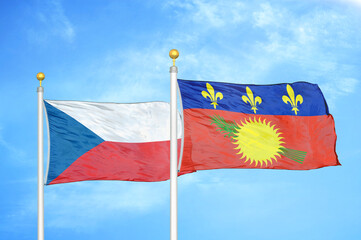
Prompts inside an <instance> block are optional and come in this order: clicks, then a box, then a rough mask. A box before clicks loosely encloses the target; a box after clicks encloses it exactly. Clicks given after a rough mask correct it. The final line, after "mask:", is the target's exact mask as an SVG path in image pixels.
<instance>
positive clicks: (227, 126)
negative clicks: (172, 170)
mask: <svg viewBox="0 0 361 240" xmlns="http://www.w3.org/2000/svg"><path fill="white" fill-rule="evenodd" d="M178 85H179V88H180V92H181V98H182V103H183V119H184V149H183V158H182V166H181V171H195V170H205V169H219V168H270V169H292V170H307V169H315V168H321V167H325V166H335V165H340V163H339V161H338V158H337V154H336V152H335V145H336V133H335V124H334V120H333V117H332V115H330V114H329V112H328V107H327V104H326V101H325V99H324V97H323V94H322V92H321V90H320V89H319V87H318V86H317V85H316V84H311V83H307V82H296V83H292V84H275V85H251V84H248V85H247V84H245V85H240V84H230V83H221V82H204V81H187V80H178Z"/></svg>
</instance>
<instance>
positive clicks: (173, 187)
mask: <svg viewBox="0 0 361 240" xmlns="http://www.w3.org/2000/svg"><path fill="white" fill-rule="evenodd" d="M178 56H179V52H178V50H176V49H172V50H170V51H169V57H171V58H172V59H173V66H171V67H170V70H169V72H170V240H177V239H178V202H177V200H178V196H177V191H178V190H177V177H178V161H177V146H178V144H177V73H178V68H177V66H175V60H176V58H177V57H178Z"/></svg>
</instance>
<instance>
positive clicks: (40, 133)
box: [36, 72, 45, 240]
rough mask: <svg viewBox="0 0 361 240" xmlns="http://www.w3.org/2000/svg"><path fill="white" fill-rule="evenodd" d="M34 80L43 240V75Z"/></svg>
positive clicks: (40, 220)
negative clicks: (38, 82)
mask: <svg viewBox="0 0 361 240" xmlns="http://www.w3.org/2000/svg"><path fill="white" fill-rule="evenodd" d="M36 78H37V79H38V80H39V81H40V86H39V87H38V89H37V92H38V240H44V131H43V97H44V88H43V87H42V86H41V82H42V81H43V80H44V78H45V75H44V73H42V72H39V73H38V74H37V75H36Z"/></svg>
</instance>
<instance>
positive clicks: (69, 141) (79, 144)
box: [44, 101, 104, 184]
mask: <svg viewBox="0 0 361 240" xmlns="http://www.w3.org/2000/svg"><path fill="white" fill-rule="evenodd" d="M44 103H45V108H46V112H47V115H48V121H49V133H50V134H49V135H50V136H49V137H50V160H49V166H48V169H49V170H48V177H47V180H46V184H49V183H50V182H51V181H53V180H54V179H56V178H57V177H58V176H59V175H60V174H61V173H62V172H64V171H65V169H67V168H68V167H69V166H70V165H71V164H72V163H73V162H75V161H76V160H77V159H78V158H79V157H81V156H82V155H83V154H84V153H86V152H88V151H89V150H90V149H92V148H94V147H96V146H98V145H99V144H100V143H102V142H104V140H103V139H102V138H101V137H99V136H98V135H97V134H95V133H94V132H93V131H91V130H89V129H88V128H87V127H85V126H84V125H83V124H81V123H79V122H78V121H77V120H75V119H74V118H72V117H71V116H69V115H68V114H66V113H64V112H63V111H61V110H59V109H57V108H56V107H54V106H52V105H51V104H49V103H48V102H46V101H44Z"/></svg>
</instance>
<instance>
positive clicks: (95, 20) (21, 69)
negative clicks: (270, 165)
mask: <svg viewBox="0 0 361 240" xmlns="http://www.w3.org/2000/svg"><path fill="white" fill-rule="evenodd" d="M0 22H1V24H0V30H1V33H2V34H1V37H0V70H1V79H2V80H1V84H0V87H1V88H0V90H1V95H0V99H1V101H0V104H1V107H0V155H1V158H0V159H1V162H0V180H1V181H0V190H1V197H0V239H35V238H36V234H37V232H36V231H37V227H36V226H37V220H36V219H37V209H36V208H37V180H36V179H37V145H36V144H37V142H36V139H37V127H36V126H37V112H36V111H37V106H36V104H37V102H36V87H37V86H38V81H37V80H36V78H35V76H36V73H37V72H39V71H43V72H44V73H45V75H46V78H45V80H44V82H43V86H44V88H45V98H47V99H56V100H88V101H111V102H139V101H141V102H143V101H156V100H161V101H169V87H170V84H169V66H170V65H171V60H170V59H169V56H168V52H169V50H170V49H172V48H177V49H178V50H179V52H180V57H179V58H178V60H177V65H178V67H179V74H178V76H179V78H182V79H190V80H213V81H225V82H234V83H255V84H270V83H279V82H295V81H309V82H312V83H317V84H319V86H320V88H321V90H322V91H323V93H324V95H325V97H326V99H327V102H328V104H329V108H330V112H331V114H332V115H333V116H334V119H335V123H336V132H337V135H338V140H337V146H336V150H337V154H338V156H339V160H340V162H341V163H342V166H341V167H327V168H323V169H318V170H311V171H276V170H259V169H256V170H245V169H239V170H226V169H225V170H211V171H201V172H197V173H194V174H189V175H186V176H182V177H181V178H179V183H178V184H179V206H178V207H179V225H178V230H179V239H187V240H189V239H207V240H219V239H278V240H280V239H302V240H303V239H360V238H361V220H360V216H361V174H360V169H361V157H360V155H361V150H360V147H359V143H360V141H359V137H360V135H361V131H360V120H359V118H360V117H361V116H360V110H361V108H360V101H361V98H360V94H359V92H360V91H361V84H360V80H361V71H360V62H361V31H360V26H361V1H359V0H348V1H347V0H339V1H337V0H334V1H332V0H329V1H326V0H324V1H316V0H308V1H291V0H275V1H231V0H229V1H223V0H222V1H207V0H185V1H160V0H159V1H140V0H138V1H60V0H51V1H34V0H31V1H19V0H17V1H1V2H0ZM45 237H46V239H55V240H56V239H79V240H81V239H87V240H92V239H109V240H112V239H168V238H169V181H166V182H158V183H134V182H116V181H113V182H111V181H110V182H109V181H98V182H96V181H94V182H81V183H70V184H60V185H54V186H49V187H46V188H45Z"/></svg>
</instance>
